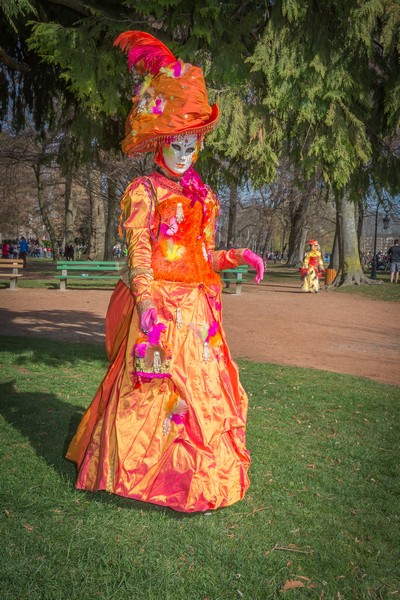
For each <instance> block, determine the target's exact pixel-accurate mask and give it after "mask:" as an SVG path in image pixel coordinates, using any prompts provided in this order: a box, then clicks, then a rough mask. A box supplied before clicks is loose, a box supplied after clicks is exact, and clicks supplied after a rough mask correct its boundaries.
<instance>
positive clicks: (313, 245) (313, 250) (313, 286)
mask: <svg viewBox="0 0 400 600" xmlns="http://www.w3.org/2000/svg"><path fill="white" fill-rule="evenodd" d="M308 243H309V245H310V249H309V251H308V252H307V254H306V255H305V257H304V262H303V266H302V267H301V269H299V270H300V273H301V277H302V279H303V285H302V286H301V291H302V292H310V293H311V294H313V293H314V294H318V292H319V280H320V279H321V277H322V273H325V269H324V263H323V260H322V254H321V251H320V247H319V243H318V242H317V240H310V241H309V242H308Z"/></svg>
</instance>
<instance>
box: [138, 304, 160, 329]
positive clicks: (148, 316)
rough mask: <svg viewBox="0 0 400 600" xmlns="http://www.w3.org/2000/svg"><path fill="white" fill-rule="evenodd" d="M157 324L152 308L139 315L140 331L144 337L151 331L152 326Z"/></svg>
mask: <svg viewBox="0 0 400 600" xmlns="http://www.w3.org/2000/svg"><path fill="white" fill-rule="evenodd" d="M155 323H157V311H156V309H155V308H154V306H152V307H151V308H146V310H144V311H143V312H142V313H141V315H140V329H141V330H142V331H143V333H144V334H145V335H147V334H148V333H149V331H151V330H152V328H153V325H154V324H155Z"/></svg>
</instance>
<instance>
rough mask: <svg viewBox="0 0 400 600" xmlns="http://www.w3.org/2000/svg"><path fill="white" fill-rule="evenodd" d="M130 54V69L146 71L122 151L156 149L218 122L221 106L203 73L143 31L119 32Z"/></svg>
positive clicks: (119, 43) (120, 41)
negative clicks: (209, 91) (210, 97)
mask: <svg viewBox="0 0 400 600" xmlns="http://www.w3.org/2000/svg"><path fill="white" fill-rule="evenodd" d="M114 45H115V46H119V47H120V48H121V50H123V51H124V52H126V54H127V55H128V67H129V69H130V68H131V67H132V66H133V65H134V66H135V68H136V70H137V71H138V72H139V73H141V74H145V79H144V82H143V83H142V85H140V86H139V87H138V89H137V90H136V93H135V96H134V97H133V98H132V103H133V107H132V109H131V111H130V113H129V115H128V118H127V120H126V124H125V135H126V137H125V139H124V140H123V141H122V144H121V146H122V150H123V151H124V152H126V154H128V155H131V154H134V153H136V152H153V151H155V150H156V149H157V145H158V142H160V141H168V140H170V139H171V138H172V137H174V136H177V135H180V134H182V133H188V134H196V135H199V136H203V135H205V134H206V133H208V132H210V131H212V130H213V129H214V128H215V127H216V126H217V125H218V117H219V111H218V106H217V105H216V104H214V105H213V106H210V105H209V103H208V98H207V90H206V84H205V81H204V75H203V71H202V70H201V69H200V68H199V67H194V66H193V65H190V64H187V63H184V62H182V61H181V60H179V59H176V58H175V56H174V55H173V54H172V52H171V51H170V50H169V49H168V48H167V47H166V46H165V45H164V44H163V43H162V42H160V41H159V40H157V39H156V38H155V37H153V36H152V35H150V34H149V33H145V32H143V31H127V32H126V33H121V35H119V36H118V37H117V39H116V40H115V42H114Z"/></svg>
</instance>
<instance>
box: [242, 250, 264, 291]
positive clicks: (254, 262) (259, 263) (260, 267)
mask: <svg viewBox="0 0 400 600" xmlns="http://www.w3.org/2000/svg"><path fill="white" fill-rule="evenodd" d="M243 259H244V261H245V263H246V264H247V265H249V266H250V267H253V269H255V270H256V271H257V275H256V276H255V278H254V281H255V282H256V283H260V281H261V280H262V278H263V277H264V261H263V259H262V258H261V256H258V254H255V253H254V252H252V251H251V250H249V249H248V248H246V250H245V251H244V252H243Z"/></svg>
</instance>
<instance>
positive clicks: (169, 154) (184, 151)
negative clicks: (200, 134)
mask: <svg viewBox="0 0 400 600" xmlns="http://www.w3.org/2000/svg"><path fill="white" fill-rule="evenodd" d="M198 149H199V148H198V140H197V135H181V136H179V137H176V138H173V140H172V141H171V143H170V144H163V145H162V147H161V151H162V155H163V158H164V162H165V164H166V166H167V167H168V169H169V170H170V171H172V173H176V175H183V173H186V171H187V170H188V169H189V168H190V167H191V166H192V164H193V163H194V162H195V161H196V159H197V154H198Z"/></svg>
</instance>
